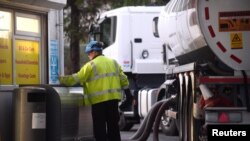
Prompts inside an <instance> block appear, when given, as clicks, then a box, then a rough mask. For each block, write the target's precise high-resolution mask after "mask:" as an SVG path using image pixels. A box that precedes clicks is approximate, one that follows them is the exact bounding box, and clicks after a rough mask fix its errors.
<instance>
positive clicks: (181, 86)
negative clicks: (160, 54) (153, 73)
mask: <svg viewBox="0 0 250 141" xmlns="http://www.w3.org/2000/svg"><path fill="white" fill-rule="evenodd" d="M155 23H156V25H158V26H156V27H157V28H155V30H154V31H155V34H156V35H159V38H160V39H161V41H162V43H163V44H164V45H163V50H164V56H166V57H165V60H166V61H165V64H166V77H165V78H166V79H165V82H164V83H163V84H162V85H161V87H159V89H158V92H157V94H156V95H157V97H156V99H157V100H161V99H166V98H170V97H171V98H175V99H176V102H175V103H176V104H174V105H172V106H170V107H168V108H167V109H166V111H165V113H164V114H163V116H162V118H161V127H162V130H163V132H165V133H166V134H167V135H174V134H179V136H180V139H181V140H182V141H198V140H201V141H204V140H207V139H208V138H207V137H211V138H210V139H209V140H212V139H213V138H212V137H214V136H212V134H211V129H213V128H216V130H223V132H224V131H225V132H227V131H229V130H230V129H231V130H232V131H236V132H238V131H239V130H242V131H246V130H248V129H247V128H249V127H246V128H242V127H243V125H246V124H248V125H249V124H250V120H249V119H250V113H249V111H250V103H249V100H250V99H249V97H250V96H249V95H250V84H249V82H250V56H249V55H250V1H249V0H237V1H236V0H170V2H169V3H168V4H167V5H166V6H165V7H164V8H163V10H162V11H161V13H160V16H159V18H158V20H155ZM169 53H171V54H174V56H175V57H172V56H171V57H168V54H169ZM142 107H145V106H142ZM227 125H229V126H227ZM215 136H216V135H215ZM222 136H226V135H224V134H223V135H222ZM228 136H232V135H228ZM236 136H238V135H236ZM247 136H248V135H247ZM248 137H249V136H248ZM221 139H224V138H221Z"/></svg>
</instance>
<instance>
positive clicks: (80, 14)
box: [64, 0, 106, 73]
mask: <svg viewBox="0 0 250 141" xmlns="http://www.w3.org/2000/svg"><path fill="white" fill-rule="evenodd" d="M105 3H106V1H99V0H67V5H66V7H65V8H64V31H65V36H66V38H67V41H68V42H69V47H70V60H71V63H70V66H69V68H70V70H69V71H70V72H69V73H74V72H77V71H78V70H79V68H80V65H79V59H80V45H81V44H82V43H83V42H86V41H87V39H88V27H89V25H90V24H91V23H92V22H93V21H94V19H95V17H96V14H97V13H98V12H99V8H101V7H102V6H103V5H105Z"/></svg>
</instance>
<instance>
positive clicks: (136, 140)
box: [123, 101, 164, 141]
mask: <svg viewBox="0 0 250 141" xmlns="http://www.w3.org/2000/svg"><path fill="white" fill-rule="evenodd" d="M163 103H164V101H159V102H157V103H155V104H154V105H153V106H152V107H151V109H150V111H149V112H148V114H147V116H146V117H145V118H144V120H143V122H142V123H141V125H140V127H139V129H138V130H137V131H136V133H135V134H134V135H132V136H131V137H130V138H129V139H128V140H123V141H145V140H147V138H148V137H149V134H150V131H151V130H152V126H153V123H154V120H155V116H156V114H157V111H158V109H159V108H160V106H161V105H162V104H163Z"/></svg>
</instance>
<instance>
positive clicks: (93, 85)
mask: <svg viewBox="0 0 250 141" xmlns="http://www.w3.org/2000/svg"><path fill="white" fill-rule="evenodd" d="M102 47H103V45H102V44H101V43H100V42H97V41H90V42H89V43H88V45H87V46H86V49H85V52H86V53H87V54H88V57H89V59H90V61H89V62H88V63H86V64H85V65H84V66H83V67H82V68H81V69H80V71H78V72H77V73H75V74H72V75H68V76H60V77H59V81H60V83H61V84H65V85H67V86H72V85H75V84H77V83H80V84H81V85H82V86H83V88H84V103H85V105H91V109H92V118H93V126H94V127H93V128H94V136H95V139H96V141H120V140H121V136H120V130H119V125H118V122H119V110H118V103H119V101H120V100H121V98H122V96H121V91H122V89H126V88H128V85H129V82H128V79H127V76H126V75H125V74H124V73H123V71H122V69H121V66H120V65H119V64H118V63H117V62H116V61H115V60H113V59H110V58H108V57H105V56H103V55H102Z"/></svg>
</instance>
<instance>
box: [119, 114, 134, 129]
mask: <svg viewBox="0 0 250 141" xmlns="http://www.w3.org/2000/svg"><path fill="white" fill-rule="evenodd" d="M133 126H134V123H131V122H129V121H128V119H127V118H126V117H125V116H124V114H123V112H120V120H119V128H120V130H121V131H129V130H130V129H131V128H132V127H133Z"/></svg>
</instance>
